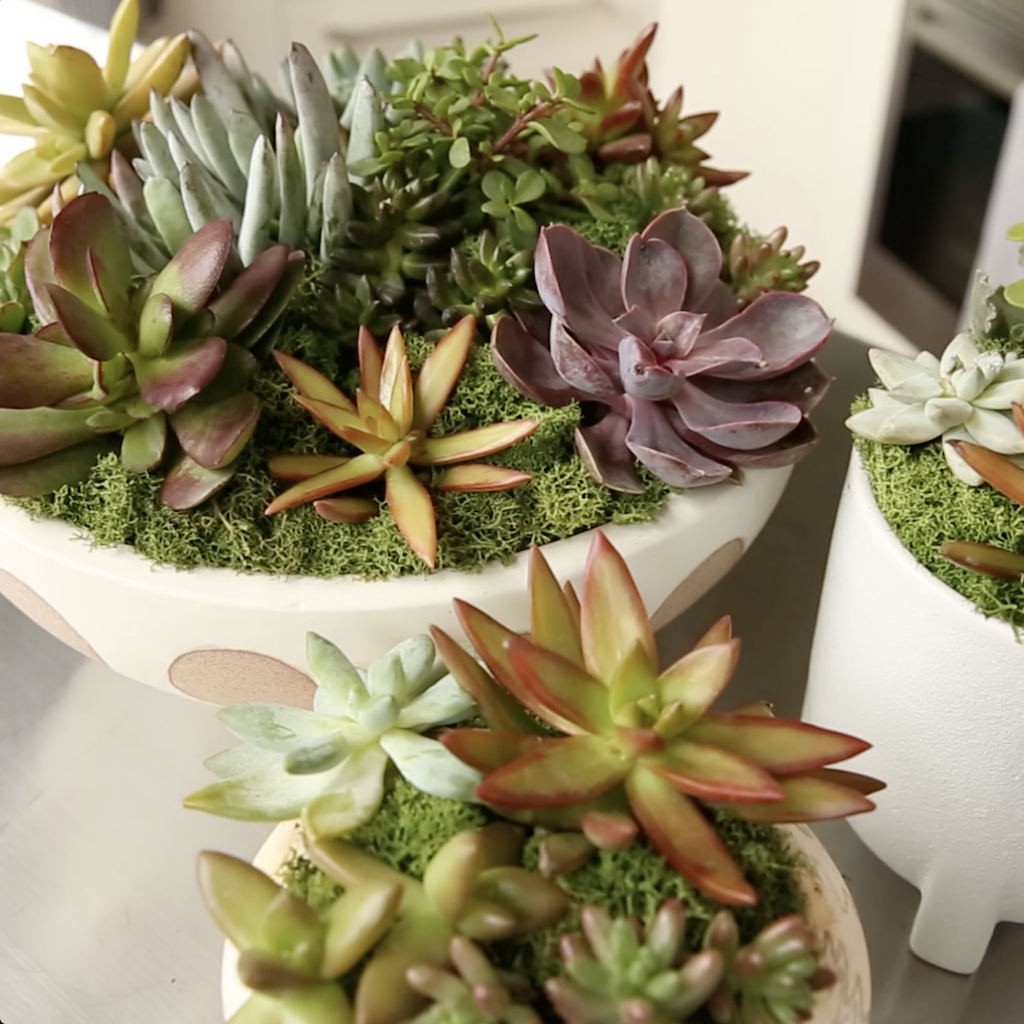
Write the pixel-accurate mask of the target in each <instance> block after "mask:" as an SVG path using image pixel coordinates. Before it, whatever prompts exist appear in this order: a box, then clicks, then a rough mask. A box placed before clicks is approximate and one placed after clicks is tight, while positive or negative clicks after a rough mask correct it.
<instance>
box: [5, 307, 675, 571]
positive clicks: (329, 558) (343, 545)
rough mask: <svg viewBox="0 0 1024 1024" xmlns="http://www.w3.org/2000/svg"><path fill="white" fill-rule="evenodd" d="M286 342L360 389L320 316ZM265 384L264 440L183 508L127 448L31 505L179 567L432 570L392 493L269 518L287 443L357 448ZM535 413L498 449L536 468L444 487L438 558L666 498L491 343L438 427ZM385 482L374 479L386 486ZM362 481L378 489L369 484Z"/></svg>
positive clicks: (414, 357) (496, 549) (589, 523)
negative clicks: (494, 484) (608, 479)
mask: <svg viewBox="0 0 1024 1024" xmlns="http://www.w3.org/2000/svg"><path fill="white" fill-rule="evenodd" d="M406 341H407V345H408V349H409V356H410V362H411V363H412V364H413V367H414V369H418V368H419V366H420V365H421V364H422V362H423V360H424V359H425V358H426V356H427V353H428V352H429V351H430V347H431V346H430V344H429V343H428V342H426V341H424V340H423V339H422V338H419V337H416V336H409V337H407V339H406ZM278 348H280V349H281V350H283V351H285V352H289V353H292V354H295V355H297V356H298V357H300V358H301V359H303V360H306V361H307V362H309V363H310V364H311V365H314V366H316V367H317V368H318V369H319V370H321V372H323V373H325V374H327V375H328V376H329V377H331V378H332V379H337V380H341V381H342V382H343V386H345V388H346V390H347V391H348V392H349V393H353V392H354V390H355V387H356V386H357V383H358V371H357V370H355V369H354V364H355V356H354V353H353V351H352V350H351V349H349V348H339V345H338V342H337V338H336V336H334V335H329V334H327V333H326V332H322V331H320V330H318V329H316V328H314V327H312V326H310V323H309V319H308V317H305V316H303V315H302V311H301V309H300V310H298V311H297V312H296V313H295V314H294V315H293V316H292V318H291V319H290V320H289V322H288V323H286V325H285V329H284V331H283V332H282V336H281V338H280V339H279V340H278ZM254 390H255V391H256V393H257V394H258V395H259V397H260V398H261V400H262V401H263V403H264V412H263V414H262V416H261V418H260V422H259V424H258V426H257V429H256V433H255V435H254V438H253V442H252V444H250V446H249V447H248V448H247V449H246V451H245V452H244V453H243V455H242V456H241V459H240V464H239V470H238V473H237V474H236V476H235V478H234V479H233V480H232V481H231V483H230V484H228V486H227V487H226V488H225V489H224V490H223V491H222V492H220V493H219V494H218V495H216V496H215V497H214V498H213V499H211V500H210V501H208V502H206V503H205V504H203V505H201V506H200V507H199V508H197V509H193V510H191V511H188V512H175V511H172V510H171V509H168V508H165V507H164V506H163V505H161V504H160V501H159V491H160V485H161V483H162V479H163V478H162V475H161V474H159V473H143V474H136V473H131V472H129V471H128V470H126V469H125V468H124V467H123V466H122V465H121V462H120V459H119V457H118V456H117V455H116V454H111V455H108V456H105V457H104V458H103V459H102V460H101V461H100V462H99V464H98V465H97V467H96V469H95V470H94V472H93V474H92V476H91V477H90V478H89V479H88V480H86V481H85V482H83V483H81V484H77V485H75V486H73V487H65V488H62V489H61V490H60V491H57V492H56V493H54V494H51V495H48V496H46V497H45V498H35V499H30V500H25V501H22V502H20V503H19V504H21V505H22V507H24V508H26V509H27V510H28V511H30V512H31V513H32V514H35V515H42V516H55V517H57V518H60V519H63V520H65V521H66V522H68V523H70V524H72V525H73V526H76V527H80V528H81V529H82V530H84V531H85V532H86V533H87V534H88V535H89V536H90V537H91V538H92V540H93V541H94V543H96V544H99V545H108V544H128V545H131V546H132V547H134V548H135V549H136V550H137V551H138V552H140V553H141V554H143V555H145V556H146V557H147V558H149V559H151V560H152V561H154V562H156V563H159V564H163V565H170V566H173V567H175V568H178V569H191V568H195V567H197V566H216V567H223V568H228V569H234V570H236V571H240V572H261V573H268V574H271V575H289V574H294V575H304V576H319V577H333V576H341V575H348V574H351V575H354V576H359V577H363V578H367V579H386V578H390V577H394V576H402V575H407V574H416V573H425V572H428V571H429V570H428V569H427V568H426V566H425V565H424V564H423V563H422V562H421V561H420V560H419V559H418V558H417V557H416V556H415V555H414V554H413V553H412V551H411V550H410V549H409V547H408V546H407V545H406V543H405V540H404V539H403V538H402V536H401V534H400V533H399V531H398V528H397V526H396V525H395V521H394V519H393V518H392V517H391V515H390V513H389V512H388V509H387V506H386V505H385V504H384V503H383V502H381V508H380V514H379V515H378V516H376V517H375V518H374V519H372V520H370V521H369V522H368V523H360V524H345V523H331V522H328V521H326V520H324V519H322V518H321V517H320V516H318V515H317V514H316V512H315V511H314V510H313V508H312V506H309V505H305V506H300V507H299V508H296V509H292V510H289V511H286V512H282V513H279V514H278V515H276V516H273V517H268V516H266V515H265V514H264V511H263V510H264V509H265V508H266V506H267V505H268V504H269V502H270V501H271V500H272V498H273V497H274V496H275V495H276V494H277V493H279V492H280V490H281V489H282V484H280V483H279V482H277V481H274V480H273V479H272V478H271V477H270V475H269V473H268V472H267V470H266V458H267V456H268V455H270V454H273V453H276V452H284V451H290V452H318V453H321V454H335V453H337V454H352V453H353V452H352V450H351V449H348V448H347V447H346V445H345V444H344V442H342V441H340V440H339V439H338V438H337V437H335V436H334V435H333V434H331V433H330V432H329V431H328V430H327V429H326V428H325V427H323V426H321V425H320V424H319V423H317V422H316V421H315V420H314V419H313V418H312V417H311V416H310V415H309V414H308V413H307V412H306V411H305V410H304V409H302V407H301V406H299V405H298V403H297V402H296V401H295V400H294V398H293V397H292V396H293V389H292V387H291V385H290V384H289V382H288V381H287V379H286V378H285V377H284V375H283V374H281V373H280V372H279V371H278V370H277V369H276V367H272V364H271V366H269V367H267V368H265V369H264V370H263V371H262V372H261V373H260V375H259V377H258V378H257V380H256V383H255V386H254ZM526 418H535V419H538V420H540V424H541V425H540V427H538V429H537V430H536V431H535V432H534V433H533V434H532V435H531V436H530V437H528V438H527V439H526V440H525V441H522V442H520V443H519V444H517V445H515V446H514V447H513V448H510V449H508V450H506V451H504V452H499V453H498V454H497V455H494V456H491V457H489V458H488V459H486V460H485V461H487V462H490V463H493V464H495V465H502V466H509V467H513V468H516V469H522V470H526V471H528V472H530V473H532V474H533V479H532V480H531V481H530V482H529V483H527V484H524V485H522V486H520V487H517V488H515V489H513V490H508V491H495V492H490V493H482V492H477V493H444V494H435V495H434V506H435V509H436V512H437V519H438V562H437V567H438V568H439V569H461V570H466V571H472V570H476V569H479V568H480V567H482V566H483V565H485V564H486V563H488V562H491V561H499V562H508V561H511V559H512V558H514V557H515V555H516V554H517V553H518V552H520V551H523V550H525V549H526V548H528V547H530V546H531V545H533V544H537V545H540V544H546V543H548V542H550V541H555V540H560V539H562V538H565V537H571V536H573V535H574V534H577V533H582V532H583V531H585V530H589V529H592V528H593V527H596V526H603V525H605V524H608V523H633V522H645V521H648V520H651V519H654V518H655V517H656V516H657V515H658V514H659V512H660V511H661V510H662V508H663V507H664V505H665V502H666V500H667V498H668V493H669V489H668V487H667V486H666V485H664V484H662V483H661V482H660V481H658V480H656V479H655V478H653V477H651V476H649V475H647V476H645V477H644V479H645V481H646V483H647V488H646V490H645V492H644V493H643V494H639V495H632V494H622V493H619V492H616V491H611V490H609V489H608V488H606V487H603V486H601V485H600V484H598V483H597V482H596V481H594V480H593V479H592V478H591V477H590V475H589V474H588V473H587V471H586V469H585V468H584V466H583V463H582V462H581V461H580V459H579V457H578V456H577V455H576V451H575V447H574V443H573V432H574V430H575V428H576V426H577V425H578V423H579V422H580V409H579V407H578V406H577V405H575V404H573V405H569V406H566V407H564V408H561V409H549V408H547V407H545V406H541V405H538V404H537V403H535V402H532V401H530V400H529V399H526V398H524V397H523V396H522V395H521V394H519V392H518V391H516V390H515V389H514V388H513V387H512V386H511V385H510V384H508V383H507V382H506V381H505V380H504V378H502V377H501V375H500V374H499V373H498V371H497V369H496V368H495V367H494V364H493V362H492V360H491V357H490V352H489V350H488V349H487V348H486V347H484V346H478V347H476V348H474V350H473V352H472V353H471V356H470V359H469V362H468V363H467V366H466V369H465V371H464V372H463V375H462V378H461V379H460V381H459V383H458V385H457V386H456V388H455V391H454V392H453V394H452V397H451V399H450V401H449V404H448V406H447V408H446V409H445V411H444V412H443V413H442V416H441V418H440V420H439V421H438V423H437V425H436V427H435V433H437V434H449V433H454V432H455V431H459V430H469V429H472V428H474V427H479V426H486V425H487V424H490V423H496V422H501V421H504V420H517V419H526ZM381 490H382V489H381V488H378V490H377V491H376V492H375V493H377V494H378V496H379V495H380V494H381ZM360 493H365V490H361V491H360Z"/></svg>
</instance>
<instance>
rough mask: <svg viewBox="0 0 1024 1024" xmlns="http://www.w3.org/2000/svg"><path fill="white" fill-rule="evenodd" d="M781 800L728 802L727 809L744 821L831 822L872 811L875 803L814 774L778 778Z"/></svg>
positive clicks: (853, 790)
mask: <svg viewBox="0 0 1024 1024" xmlns="http://www.w3.org/2000/svg"><path fill="white" fill-rule="evenodd" d="M778 782H779V788H780V789H781V790H782V794H783V799H782V800H781V801H780V802H778V803H771V804H748V803H744V804H730V805H729V810H730V812H731V813H733V814H735V815H736V816H737V817H738V818H742V819H743V820H744V821H758V822H771V823H777V824H781V823H791V822H801V821H830V820H832V819H834V818H847V817H849V816H850V815H851V814H863V813H864V812H865V811H873V810H874V809H875V805H874V803H872V801H870V800H869V799H868V798H867V797H866V796H864V795H863V794H862V793H859V792H858V791H857V790H855V789H850V788H848V787H847V786H843V785H841V784H840V783H838V782H834V781H832V780H831V779H827V778H826V779H823V778H820V777H816V776H811V777H807V778H805V777H802V776H795V777H793V778H786V779H779V780H778Z"/></svg>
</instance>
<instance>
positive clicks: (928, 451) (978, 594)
mask: <svg viewBox="0 0 1024 1024" xmlns="http://www.w3.org/2000/svg"><path fill="white" fill-rule="evenodd" d="M868 405H869V402H868V399H867V398H860V399H858V401H857V402H856V403H855V404H854V406H853V411H854V412H858V411H860V410H861V409H864V408H867V406H868ZM854 444H855V445H856V448H857V452H858V454H859V455H860V458H861V461H862V462H863V464H864V469H865V471H866V473H867V475H868V479H869V480H870V482H871V489H872V491H873V492H874V496H875V501H876V502H877V503H878V508H879V511H881V513H882V515H883V516H884V517H885V520H886V522H887V523H888V524H889V526H890V527H892V531H893V533H895V534H896V536H897V537H898V538H899V540H900V543H901V544H903V546H904V547H905V548H906V549H907V550H908V551H909V552H910V553H911V554H912V555H913V556H914V558H916V559H917V560H918V561H919V562H920V563H921V564H922V565H923V566H924V567H925V568H926V569H927V570H928V571H929V572H931V573H933V574H934V575H935V576H936V577H938V578H939V579H940V580H942V582H943V583H945V584H947V585H948V586H950V587H952V588H953V589H954V590H955V591H957V593H959V594H962V595H963V596H964V597H966V598H967V600H968V601H971V602H973V603H974V604H975V605H976V606H977V608H978V610H979V611H980V612H981V613H982V614H984V615H986V616H991V617H995V618H999V619H1003V620H1004V621H1006V622H1009V623H1010V624H1011V625H1012V626H1014V627H1015V628H1016V629H1021V628H1024V581H1021V580H1005V579H996V578H995V577H992V576H985V575H983V574H982V573H977V572H971V571H970V570H969V569H962V568H961V567H960V566H958V565H954V564H953V563H952V562H950V561H947V560H946V559H945V558H943V557H942V555H940V554H939V548H940V546H941V545H942V544H943V543H945V542H946V541H952V540H966V541H974V542H977V543H982V544H993V545H995V546H996V547H1000V548H1006V549H1008V550H1010V551H1018V552H1024V508H1022V507H1021V506H1020V505H1018V504H1017V503H1016V502H1014V501H1011V500H1010V499H1009V498H1007V497H1005V496H1004V495H1002V494H1000V493H999V492H998V491H996V490H995V489H994V488H992V487H989V486H988V485H987V484H983V485H982V486H980V487H970V486H968V485H967V484H965V483H963V482H962V481H960V480H958V479H957V478H956V477H955V476H954V475H953V474H952V473H951V472H950V470H949V466H948V464H947V463H946V459H945V456H944V455H943V453H942V444H941V442H940V441H932V442H929V443H928V444H921V445H907V446H904V445H895V444H879V443H878V442H876V441H869V440H867V439H866V438H860V437H858V438H855V439H854Z"/></svg>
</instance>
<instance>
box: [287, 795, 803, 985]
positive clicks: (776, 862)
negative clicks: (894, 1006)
mask: <svg viewBox="0 0 1024 1024" xmlns="http://www.w3.org/2000/svg"><path fill="white" fill-rule="evenodd" d="M713 817H714V820H715V823H716V825H717V827H718V830H719V833H720V835H721V836H722V839H723V841H724V842H725V845H726V846H727V848H728V849H729V852H730V853H731V854H732V856H733V857H734V859H735V860H736V862H737V863H738V864H739V866H740V867H741V869H742V870H743V873H744V874H745V875H746V877H747V880H748V881H749V882H750V883H751V885H753V887H754V889H755V890H756V891H757V894H758V903H757V905H756V906H753V907H741V908H733V911H734V914H735V916H736V920H737V923H738V924H739V927H740V934H741V938H742V940H743V941H744V942H749V941H751V940H752V939H753V938H754V936H755V935H757V933H758V932H759V931H760V930H761V929H763V928H764V927H765V926H767V925H768V924H770V923H771V922H772V921H774V920H775V919H777V918H779V917H782V916H785V915H787V914H793V913H799V912H801V911H803V909H804V899H803V896H802V894H801V892H800V890H799V887H798V883H797V879H798V875H799V871H800V868H801V862H800V858H799V856H798V855H797V854H796V853H794V852H793V851H792V850H791V849H790V848H789V847H788V845H787V843H786V840H785V838H784V836H783V834H782V833H781V832H780V831H779V830H778V829H776V828H775V827H773V826H771V825H758V824H751V823H748V822H743V821H740V820H738V819H736V818H732V817H730V816H728V815H725V814H723V813H721V812H715V813H714V815H713ZM499 820H502V819H500V818H498V817H497V816H496V815H494V814H493V813H492V812H491V811H489V810H487V809H486V808H483V807H480V806H476V805H471V804H463V803H459V802H457V801H452V800H443V799H440V798H439V797H434V796H428V795H426V794H424V793H421V792H420V791H419V790H416V789H414V788H413V787H412V786H411V785H410V784H409V783H407V782H405V781H404V780H402V779H399V780H398V781H397V782H396V783H395V785H394V787H393V788H392V789H391V790H390V791H389V793H388V794H387V796H386V797H385V800H384V804H383V806H382V807H381V809H380V811H379V812H378V813H377V815H376V816H375V817H374V818H373V820H372V821H370V822H369V823H368V824H367V825H364V826H363V827H362V828H361V829H358V830H356V831H355V832H354V833H352V834H351V835H350V836H348V838H349V839H350V840H351V841H352V842H355V843H356V844H358V845H359V846H361V847H363V848H364V849H366V850H367V851H368V852H370V853H372V854H373V855H374V856H376V857H378V858H380V859H381V860H382V861H384V862H385V863H387V864H388V865H390V866H391V867H393V868H395V869H396V870H399V871H402V872H403V873H406V874H409V875H411V876H413V877H416V878H422V876H423V872H424V870H425V868H426V866H427V863H428V862H429V861H430V858H431V857H433V855H434V854H435V853H437V851H438V850H439V849H440V848H441V847H442V846H443V845H444V844H445V843H446V842H447V841H448V840H449V839H451V838H452V836H454V835H456V834H457V833H459V832H461V831H464V830H466V829H471V828H479V827H481V826H482V825H485V824H487V823H488V822H490V821H499ZM541 835H542V833H541V832H539V831H538V832H537V833H535V834H534V835H533V836H532V837H531V838H530V839H529V841H528V842H527V844H526V848H525V850H524V853H523V859H522V862H523V866H524V867H527V868H536V866H537V850H538V844H539V840H540V836H541ZM281 880H282V882H283V884H284V885H285V887H286V888H288V889H289V890H290V891H291V892H293V893H295V894H296V895H297V896H300V897H302V898H303V899H305V900H306V901H307V902H309V903H310V904H311V905H312V906H313V907H314V908H315V909H316V910H317V911H319V912H323V911H325V910H326V909H327V908H328V907H329V906H330V905H331V903H333V902H334V900H335V899H337V897H338V896H339V895H340V894H341V893H342V891H343V890H342V888H341V887H340V886H337V885H335V884H334V883H333V882H331V880H330V879H328V878H327V877H326V876H325V875H323V874H322V873H321V872H320V871H319V869H317V868H316V867H314V866H313V865H312V864H310V862H309V861H308V860H306V859H305V858H303V857H301V856H297V855H296V856H293V857H292V859H291V860H289V861H288V862H287V863H286V864H285V865H284V867H283V868H282V871H281ZM557 881H558V884H559V885H560V886H561V887H562V888H563V889H564V890H565V891H566V892H567V893H568V894H569V895H570V896H571V897H572V903H573V907H572V910H571V911H570V913H569V915H568V916H567V917H566V918H565V919H564V920H563V921H561V922H559V924H557V925H555V926H554V927H552V928H548V929H545V930H544V931H541V932H537V933H536V934H534V935H530V936H527V937H525V938H522V939H517V940H511V941H508V942H504V943H498V944H496V945H495V946H493V947H492V948H491V949H490V951H489V952H490V954H491V956H492V958H493V960H494V962H495V963H496V964H497V965H498V966H500V967H502V968H505V969H507V970H512V971H516V972H517V973H519V974H522V975H523V976H524V977H526V978H528V979H529V980H531V981H532V982H533V983H534V985H535V986H536V987H537V988H538V989H540V988H541V987H542V983H543V981H544V980H545V979H547V978H550V977H554V976H557V975H558V974H559V973H560V964H561V961H560V960H559V958H558V938H559V936H560V935H562V934H564V933H566V932H574V931H578V930H579V911H580V909H581V908H582V907H583V906H584V905H586V904H595V905H597V906H600V907H603V908H604V909H605V910H607V911H608V912H609V913H610V914H612V915H613V916H631V917H638V918H640V919H641V920H643V921H644V922H645V923H646V922H647V921H648V920H650V918H651V917H652V916H653V915H654V912H655V911H656V910H657V908H658V907H659V906H660V905H661V903H662V902H663V901H664V900H666V899H671V898H672V897H678V898H679V899H681V900H682V901H683V903H684V904H685V906H686V908H687V914H688V920H689V924H688V928H687V936H686V938H687V946H688V948H690V949H691V950H696V949H699V948H700V941H701V938H702V936H703V933H704V930H705V928H706V926H707V923H708V922H709V921H710V920H711V918H712V917H713V916H714V915H715V914H716V913H717V912H718V911H719V910H721V909H722V905H721V904H719V903H718V902H716V901H715V900H713V899H711V898H710V897H708V896H705V895H703V894H702V893H700V892H698V891H697V890H696V889H694V887H693V886H692V885H691V884H690V883H689V882H687V881H686V879H684V878H683V877H682V876H681V875H679V874H678V873H677V872H676V871H675V870H674V869H673V868H671V867H670V866H669V864H668V863H667V861H666V860H665V858H664V857H662V856H661V854H659V853H658V852H657V851H655V850H654V849H653V848H652V847H651V846H650V845H649V844H648V843H647V841H646V840H640V841H638V842H636V843H634V844H633V845H632V846H631V847H630V848H629V849H627V850H621V851H615V852H612V851H599V852H598V853H597V854H596V856H594V857H593V858H592V859H591V861H590V862H589V863H588V864H587V865H585V866H584V867H583V868H581V869H579V870H578V871H575V872H573V873H571V874H567V875H560V876H558V878H557ZM353 974H354V976H350V977H346V978H345V979H342V984H343V985H344V986H345V987H346V988H347V989H352V988H354V985H355V982H356V981H357V980H358V979H357V975H358V968H357V969H356V971H355V972H353Z"/></svg>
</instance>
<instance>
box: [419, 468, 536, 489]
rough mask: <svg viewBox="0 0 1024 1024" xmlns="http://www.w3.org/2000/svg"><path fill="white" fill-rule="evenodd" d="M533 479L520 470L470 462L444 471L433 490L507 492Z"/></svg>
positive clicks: (531, 475) (529, 474) (432, 486)
mask: <svg viewBox="0 0 1024 1024" xmlns="http://www.w3.org/2000/svg"><path fill="white" fill-rule="evenodd" d="M532 479H533V474H532V473H524V472H522V471H521V470H518V469H506V468H505V467H504V466H488V465H486V464H484V463H481V462H470V463H464V464H462V465H458V466H452V467H450V468H448V469H445V470H443V471H442V472H441V473H440V474H439V475H438V476H437V478H436V479H435V480H434V482H433V484H432V485H431V488H432V490H435V491H507V490H509V489H510V488H512V487H519V486H520V485H521V484H525V483H529V482H530V481H531V480H532Z"/></svg>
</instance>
